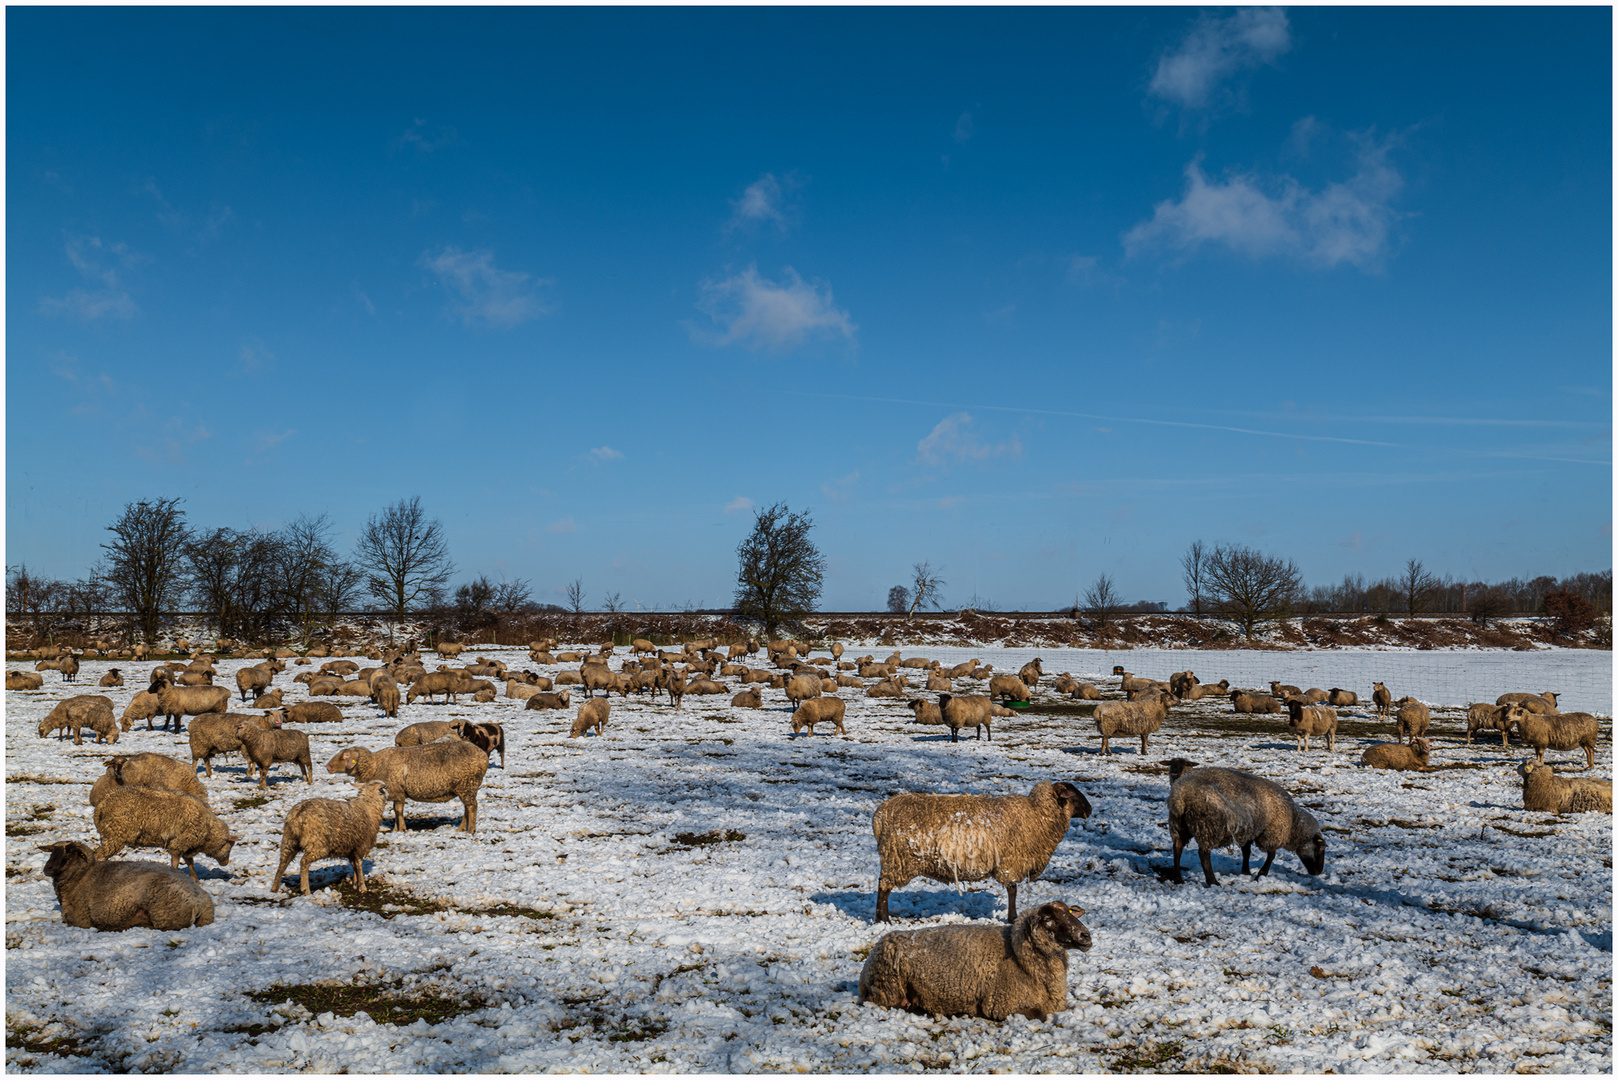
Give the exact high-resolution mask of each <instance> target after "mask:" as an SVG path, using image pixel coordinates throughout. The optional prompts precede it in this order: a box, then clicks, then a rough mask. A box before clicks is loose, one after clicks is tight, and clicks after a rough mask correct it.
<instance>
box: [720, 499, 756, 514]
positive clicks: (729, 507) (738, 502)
mask: <svg viewBox="0 0 1618 1080" xmlns="http://www.w3.org/2000/svg"><path fill="white" fill-rule="evenodd" d="M751 509H753V500H752V499H749V498H748V497H747V496H746V495H738V496H736V497H735V498H734V499H732V500H730V501H729V502H728V503H726V504H725V513H727V514H740V513H741V512H742V511H744V510H751Z"/></svg>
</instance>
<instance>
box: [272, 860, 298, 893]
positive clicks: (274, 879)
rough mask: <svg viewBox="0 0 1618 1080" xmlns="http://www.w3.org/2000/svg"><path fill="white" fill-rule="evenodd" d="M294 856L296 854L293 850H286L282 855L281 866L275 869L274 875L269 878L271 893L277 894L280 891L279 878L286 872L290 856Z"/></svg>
mask: <svg viewBox="0 0 1618 1080" xmlns="http://www.w3.org/2000/svg"><path fill="white" fill-rule="evenodd" d="M296 854H297V852H296V851H293V850H288V851H286V852H285V853H283V854H282V856H281V865H280V866H277V867H276V868H275V874H274V876H273V877H271V878H270V892H271V893H278V892H280V891H281V877H282V875H284V874H285V873H286V872H287V863H289V862H291V861H292V856H294V855H296Z"/></svg>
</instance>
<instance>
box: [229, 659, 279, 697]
mask: <svg viewBox="0 0 1618 1080" xmlns="http://www.w3.org/2000/svg"><path fill="white" fill-rule="evenodd" d="M274 678H275V677H274V676H273V675H271V674H270V669H269V668H267V667H265V666H263V665H262V664H254V665H253V666H252V667H244V668H242V669H241V670H240V671H238V672H236V688H237V689H238V690H240V691H241V692H242V700H243V701H246V700H247V692H248V691H249V690H251V691H252V692H253V700H254V701H257V700H258V699H259V697H260V695H262V694H263V693H264V691H266V690H268V689H269V688H270V683H271V682H272V681H273V680H274Z"/></svg>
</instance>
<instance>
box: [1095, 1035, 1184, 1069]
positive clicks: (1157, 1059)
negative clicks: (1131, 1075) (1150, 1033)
mask: <svg viewBox="0 0 1618 1080" xmlns="http://www.w3.org/2000/svg"><path fill="white" fill-rule="evenodd" d="M1184 1056H1185V1047H1184V1046H1183V1045H1181V1044H1180V1043H1177V1042H1162V1043H1145V1044H1143V1045H1141V1046H1137V1047H1134V1048H1133V1049H1130V1050H1125V1051H1124V1052H1123V1053H1121V1054H1119V1055H1118V1056H1117V1057H1115V1058H1113V1059H1112V1061H1110V1062H1109V1063H1108V1065H1109V1067H1110V1068H1111V1069H1112V1071H1113V1072H1165V1071H1171V1072H1172V1071H1176V1070H1165V1069H1163V1068H1162V1066H1163V1065H1164V1063H1165V1062H1169V1061H1173V1060H1174V1059H1176V1058H1180V1057H1184Z"/></svg>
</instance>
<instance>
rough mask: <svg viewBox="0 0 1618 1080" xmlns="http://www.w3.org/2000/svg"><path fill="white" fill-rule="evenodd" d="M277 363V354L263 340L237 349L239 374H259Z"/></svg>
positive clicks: (237, 372) (237, 371)
mask: <svg viewBox="0 0 1618 1080" xmlns="http://www.w3.org/2000/svg"><path fill="white" fill-rule="evenodd" d="M274 365H275V354H274V353H272V352H271V351H270V350H269V349H266V348H265V347H264V343H263V342H262V341H258V342H251V343H248V344H245V345H243V346H242V347H241V348H240V349H238V350H237V351H236V371H235V374H237V375H258V374H260V373H262V372H264V371H266V370H268V369H269V368H271V367H273V366H274Z"/></svg>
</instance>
